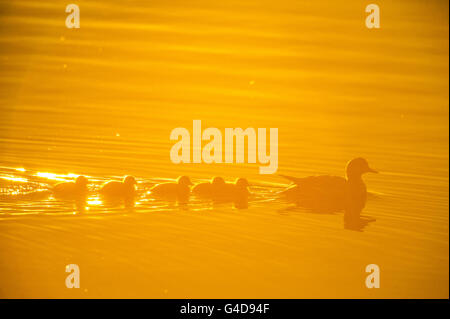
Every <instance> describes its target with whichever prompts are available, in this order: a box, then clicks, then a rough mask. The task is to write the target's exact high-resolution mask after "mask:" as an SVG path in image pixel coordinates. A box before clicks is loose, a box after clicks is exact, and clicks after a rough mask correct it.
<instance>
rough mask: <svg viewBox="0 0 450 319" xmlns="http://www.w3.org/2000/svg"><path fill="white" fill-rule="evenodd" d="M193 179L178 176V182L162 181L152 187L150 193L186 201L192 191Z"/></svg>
mask: <svg viewBox="0 0 450 319" xmlns="http://www.w3.org/2000/svg"><path fill="white" fill-rule="evenodd" d="M191 185H192V182H191V180H190V179H189V177H187V176H180V177H178V179H177V181H176V182H167V183H161V184H157V185H155V186H153V187H152V188H150V193H151V194H152V195H154V196H156V197H160V198H164V199H170V200H178V201H180V202H185V201H187V200H188V198H189V195H190V193H191V189H190V186H191Z"/></svg>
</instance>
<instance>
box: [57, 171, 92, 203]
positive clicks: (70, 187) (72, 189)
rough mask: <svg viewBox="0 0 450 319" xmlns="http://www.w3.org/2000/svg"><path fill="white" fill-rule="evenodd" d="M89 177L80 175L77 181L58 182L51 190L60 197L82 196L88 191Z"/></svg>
mask: <svg viewBox="0 0 450 319" xmlns="http://www.w3.org/2000/svg"><path fill="white" fill-rule="evenodd" d="M87 185H88V179H87V178H86V177H84V176H78V177H77V178H76V180H75V182H62V183H58V184H56V185H55V186H53V188H52V189H51V191H52V192H53V195H54V196H55V197H58V198H81V197H84V196H86V195H87V193H88V188H87Z"/></svg>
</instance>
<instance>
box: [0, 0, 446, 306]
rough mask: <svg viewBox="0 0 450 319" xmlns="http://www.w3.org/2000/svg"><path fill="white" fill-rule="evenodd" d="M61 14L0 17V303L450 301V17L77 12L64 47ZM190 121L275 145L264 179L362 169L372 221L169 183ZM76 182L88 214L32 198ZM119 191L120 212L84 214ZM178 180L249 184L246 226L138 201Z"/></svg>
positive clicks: (263, 7)
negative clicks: (131, 187) (85, 183)
mask: <svg viewBox="0 0 450 319" xmlns="http://www.w3.org/2000/svg"><path fill="white" fill-rule="evenodd" d="M69 3H72V2H67V1H46V0H43V1H31V0H29V1H25V0H14V1H6V0H5V1H0V166H1V167H0V189H1V194H0V297H3V298H17V297H22V298H23V297H25V298H29V297H31V298H72V297H74V298H79V297H82V298H93V297H134V298H141V297H145V298H217V297H226V298H319V297H320V298H448V297H449V272H448V267H449V258H448V257H449V228H448V225H449V212H448V209H449V196H448V194H449V193H448V192H449V187H448V185H449V183H448V181H449V179H448V177H449V170H448V165H449V157H448V155H449V149H448V146H449V144H448V143H449V133H448V128H449V122H448V115H449V89H448V88H449V80H448V76H449V61H448V56H449V41H448V36H449V17H448V11H449V8H448V2H446V1H406V0H403V1H377V2H376V3H377V4H378V5H379V6H380V13H381V20H380V21H381V28H380V29H368V28H366V26H365V18H366V15H367V13H365V7H366V5H367V4H369V3H370V2H368V1H358V0H352V1H330V2H325V1H323V0H320V1H294V0H291V1H289V0H278V1H269V0H258V1H256V0H229V1H211V0H193V1H181V0H166V1H159V0H148V1H106V0H98V1H93V0H89V1H87V0H86V1H84V0H79V1H78V0H77V1H76V4H78V5H79V7H80V13H81V14H80V18H81V28H80V29H68V28H66V26H65V20H66V17H67V15H68V14H67V13H66V12H65V7H66V5H67V4H69ZM195 119H199V120H201V121H202V126H203V128H207V127H217V128H219V129H220V130H221V131H222V132H224V129H225V128H226V127H241V128H244V129H245V128H247V127H254V128H270V127H273V128H278V129H279V145H278V153H279V167H278V172H277V173H279V174H285V175H293V176H298V177H302V176H308V175H320V174H333V175H339V176H343V175H344V166H345V163H346V162H347V161H348V160H350V159H352V158H354V157H359V156H363V157H365V158H367V160H368V161H369V163H370V165H371V166H373V167H374V168H376V169H378V170H379V171H380V174H378V175H375V174H373V175H369V174H368V175H366V176H364V179H365V182H366V184H367V187H368V190H369V192H370V194H369V195H370V196H369V199H368V202H367V205H366V208H365V210H364V215H366V216H370V217H371V218H374V219H376V221H375V222H372V223H370V224H368V225H367V226H366V227H361V228H359V229H348V228H346V227H344V223H343V215H342V214H339V213H338V214H313V213H311V212H308V211H306V210H302V209H300V208H296V207H292V205H289V204H288V203H285V202H283V201H281V200H279V199H277V198H276V196H275V194H276V193H277V192H278V191H279V190H281V189H283V187H285V186H287V185H288V181H286V180H284V179H283V178H282V177H280V176H279V175H277V174H273V175H260V174H258V165H256V164H211V165H209V164H204V163H202V164H179V165H176V164H173V163H172V162H171V161H170V157H169V151H170V148H171V146H172V145H173V142H172V141H170V139H169V137H170V132H171V130H172V129H174V128H176V127H185V128H187V129H189V130H190V131H191V132H192V121H193V120H195ZM81 174H82V175H85V176H87V177H88V178H89V180H90V182H91V184H90V185H89V187H90V189H91V191H92V194H91V195H90V197H89V198H88V200H87V202H86V203H78V202H73V201H70V200H69V201H62V200H56V199H54V198H53V197H52V196H49V197H46V196H41V194H44V190H45V189H46V188H48V187H50V186H51V185H53V184H55V183H57V182H59V181H64V180H66V181H70V180H73V178H74V177H76V176H77V175H81ZM127 174H128V175H134V176H136V179H137V181H138V188H139V192H140V193H139V194H140V196H139V198H138V199H137V200H136V202H135V204H134V207H130V206H124V205H107V204H106V203H103V202H102V201H101V199H99V198H98V197H97V196H96V193H95V191H96V190H97V189H98V187H99V186H100V185H101V184H102V183H103V182H104V181H107V180H119V179H121V178H122V176H123V175H127ZM182 174H185V175H188V176H190V177H191V179H192V180H193V181H194V182H198V181H203V180H206V179H210V178H211V177H212V176H215V175H219V176H223V177H224V178H225V179H226V180H230V181H231V180H234V179H235V178H236V177H246V178H247V179H248V180H249V181H250V183H251V187H250V191H251V192H252V194H253V195H252V197H251V198H250V202H249V208H248V209H243V210H238V209H235V208H234V207H233V205H231V204H230V205H228V204H224V205H218V206H213V205H211V203H209V202H204V201H200V200H197V199H194V198H193V199H191V201H190V202H189V203H188V205H187V206H186V207H180V206H178V205H176V204H171V203H166V202H164V201H155V200H152V199H150V198H149V197H148V196H146V194H147V193H146V191H147V189H148V188H149V187H151V186H152V185H154V184H155V183H157V182H159V181H162V180H172V179H175V178H176V177H177V176H179V175H182ZM40 191H43V192H40ZM372 263H374V264H377V265H379V267H380V271H381V273H380V274H381V275H380V284H381V286H380V288H379V289H368V288H366V286H365V278H366V276H367V273H366V272H365V267H366V265H368V264H372ZM68 264H77V265H79V267H80V284H81V288H80V289H68V288H66V286H65V278H66V276H67V275H68V274H67V273H66V272H65V265H68Z"/></svg>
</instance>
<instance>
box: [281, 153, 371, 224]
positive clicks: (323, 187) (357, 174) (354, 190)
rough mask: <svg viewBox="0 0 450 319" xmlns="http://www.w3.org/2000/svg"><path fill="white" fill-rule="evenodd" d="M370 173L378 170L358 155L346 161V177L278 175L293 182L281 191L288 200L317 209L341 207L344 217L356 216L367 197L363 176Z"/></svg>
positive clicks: (328, 211)
mask: <svg viewBox="0 0 450 319" xmlns="http://www.w3.org/2000/svg"><path fill="white" fill-rule="evenodd" d="M369 172H371V173H377V171H375V170H373V169H371V168H370V167H369V164H368V163H367V161H366V160H365V159H364V158H360V157H359V158H355V159H353V160H351V161H350V162H348V164H347V167H346V177H345V178H343V177H339V176H329V175H324V176H309V177H304V178H296V177H291V176H285V175H280V176H282V177H284V178H287V179H289V180H290V181H292V182H294V183H295V185H292V186H290V187H288V188H287V189H286V190H284V191H282V192H281V193H280V194H281V195H284V196H286V198H287V199H288V200H289V201H291V202H295V203H297V204H298V205H299V206H303V207H306V208H309V209H312V210H313V211H316V212H323V213H331V212H336V211H341V210H344V211H345V217H346V218H354V217H355V218H358V217H359V215H360V213H361V211H362V210H363V208H364V206H365V204H366V197H367V190H366V185H365V184H364V182H363V180H362V175H363V174H364V173H369Z"/></svg>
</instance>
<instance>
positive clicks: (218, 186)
mask: <svg viewBox="0 0 450 319" xmlns="http://www.w3.org/2000/svg"><path fill="white" fill-rule="evenodd" d="M225 187H226V184H225V180H224V179H223V178H222V177H213V179H212V180H211V182H203V183H198V184H196V185H195V186H194V187H193V188H192V193H193V194H195V195H197V196H199V197H204V198H213V197H214V194H218V193H220V192H222V190H223V189H224V188H225Z"/></svg>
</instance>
